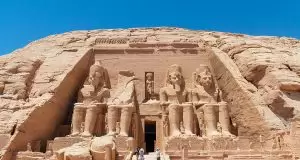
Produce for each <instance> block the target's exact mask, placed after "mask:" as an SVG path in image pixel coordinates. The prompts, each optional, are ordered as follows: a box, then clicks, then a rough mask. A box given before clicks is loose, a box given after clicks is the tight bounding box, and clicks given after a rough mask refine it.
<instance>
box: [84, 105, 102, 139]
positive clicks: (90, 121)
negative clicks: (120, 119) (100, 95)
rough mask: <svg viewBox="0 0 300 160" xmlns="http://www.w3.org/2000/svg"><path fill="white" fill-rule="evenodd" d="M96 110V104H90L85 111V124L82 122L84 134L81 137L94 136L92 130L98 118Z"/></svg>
mask: <svg viewBox="0 0 300 160" xmlns="http://www.w3.org/2000/svg"><path fill="white" fill-rule="evenodd" d="M98 110H99V109H98V108H97V105H96V104H91V105H89V106H88V108H87V110H86V116H85V122H84V132H83V133H82V136H87V137H89V136H92V135H93V134H94V128H95V125H96V121H97V116H98Z"/></svg>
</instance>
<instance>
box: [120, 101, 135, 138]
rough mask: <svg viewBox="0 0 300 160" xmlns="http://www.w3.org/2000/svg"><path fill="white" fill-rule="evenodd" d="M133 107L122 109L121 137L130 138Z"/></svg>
mask: <svg viewBox="0 0 300 160" xmlns="http://www.w3.org/2000/svg"><path fill="white" fill-rule="evenodd" d="M132 111H133V108H132V106H128V107H127V106H126V107H124V106H123V107H122V109H121V119H120V136H126V137H128V132H129V127H130V122H131V117H132Z"/></svg>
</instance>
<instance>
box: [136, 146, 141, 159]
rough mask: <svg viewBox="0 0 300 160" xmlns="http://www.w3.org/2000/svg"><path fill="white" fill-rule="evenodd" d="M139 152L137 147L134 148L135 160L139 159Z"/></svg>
mask: <svg viewBox="0 0 300 160" xmlns="http://www.w3.org/2000/svg"><path fill="white" fill-rule="evenodd" d="M139 151H140V149H139V147H136V149H135V155H136V158H137V159H138V158H139Z"/></svg>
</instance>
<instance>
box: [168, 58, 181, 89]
mask: <svg viewBox="0 0 300 160" xmlns="http://www.w3.org/2000/svg"><path fill="white" fill-rule="evenodd" d="M166 78H167V80H166V86H167V85H172V86H173V88H174V89H175V90H176V91H182V90H183V89H184V87H185V82H184V78H183V76H182V69H181V67H180V66H179V65H177V64H173V65H171V66H170V67H169V68H168V71H167V77H166Z"/></svg>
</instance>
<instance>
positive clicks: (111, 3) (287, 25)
mask: <svg viewBox="0 0 300 160" xmlns="http://www.w3.org/2000/svg"><path fill="white" fill-rule="evenodd" d="M158 26H172V27H183V28H188V29H196V30H211V31H224V32H234V33H244V34H250V35H274V36H287V37H295V38H298V39H300V0H285V1H284V0H251V1H250V0H249V1H242V0H206V1H201V0H122V1H121V0H119V1H116V0H1V1H0V55H2V54H6V53H10V52H11V51H13V50H15V49H18V48H21V47H23V46H25V45H26V44H28V43H30V42H31V41H34V40H37V39H40V38H42V37H45V36H48V35H51V34H57V33H63V32H67V31H72V30H91V29H105V28H129V27H158Z"/></svg>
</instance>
